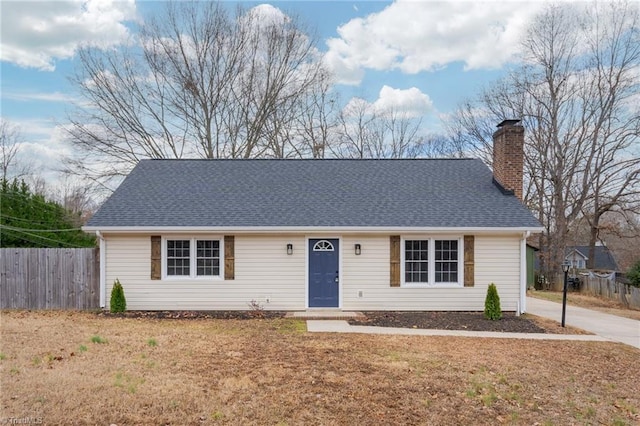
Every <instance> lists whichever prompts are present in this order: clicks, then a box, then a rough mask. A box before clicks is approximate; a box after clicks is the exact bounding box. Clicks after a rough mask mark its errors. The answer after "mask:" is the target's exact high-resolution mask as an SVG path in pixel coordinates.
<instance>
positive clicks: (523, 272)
mask: <svg viewBox="0 0 640 426" xmlns="http://www.w3.org/2000/svg"><path fill="white" fill-rule="evenodd" d="M529 235H531V232H529V231H526V232H524V233H523V234H522V240H520V307H519V312H517V314H518V315H520V314H524V313H525V312H526V311H527V238H529Z"/></svg>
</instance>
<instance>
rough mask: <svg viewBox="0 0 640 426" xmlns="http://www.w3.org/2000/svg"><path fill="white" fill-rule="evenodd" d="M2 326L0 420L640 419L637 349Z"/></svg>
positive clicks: (113, 322) (264, 330)
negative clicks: (0, 409)
mask: <svg viewBox="0 0 640 426" xmlns="http://www.w3.org/2000/svg"><path fill="white" fill-rule="evenodd" d="M1 321H2V322H1V330H2V348H1V349H0V353H1V356H0V358H1V360H0V377H1V379H2V382H1V383H2V389H1V390H2V392H1V395H2V396H1V403H2V412H1V414H0V417H1V419H0V422H1V421H5V422H6V421H8V419H10V418H12V419H24V418H30V419H42V421H43V422H44V424H106V425H108V424H111V423H115V424H118V425H139V424H154V425H155V424H176V425H182V424H194V425H200V424H238V425H245V424H259V425H263V424H273V425H276V424H280V425H300V424H305V425H306V424H322V425H333V424H335V425H345V424H348V425H358V424H361V425H369V424H434V425H439V424H474V425H476V424H481V425H482V424H486V425H489V424H491V425H493V424H527V425H531V424H536V423H537V424H540V425H543V424H553V425H560V424H562V425H570V424H616V425H623V424H637V423H638V422H639V421H640V414H639V413H640V383H639V382H638V380H637V374H636V373H637V366H638V363H639V362H640V351H639V350H637V349H634V348H631V347H629V346H626V345H622V344H614V343H604V342H557V341H526V340H525V341H522V340H502V339H477V338H453V337H424V336H371V335H342V334H309V333H306V332H305V331H304V323H303V322H299V321H294V320H245V321H241V320H213V319H212V320H153V319H146V318H145V319H135V318H108V317H99V316H96V315H95V314H91V313H82V312H19V311H18V312H16V311H11V312H3V313H2V318H1ZM93 336H99V337H100V338H102V339H104V340H106V343H92V341H91V340H92V337H93ZM94 340H98V339H97V338H96V339H94ZM154 343H156V344H155V345H154ZM85 347H86V350H85V349H84V348H85Z"/></svg>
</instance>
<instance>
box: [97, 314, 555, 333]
mask: <svg viewBox="0 0 640 426" xmlns="http://www.w3.org/2000/svg"><path fill="white" fill-rule="evenodd" d="M363 314H364V318H357V319H349V320H348V321H349V324H351V325H369V326H376V327H400V328H426V329H440V330H469V331H501V332H511V333H548V332H554V331H551V330H546V329H545V328H543V327H541V326H540V325H539V324H537V323H536V322H535V321H534V320H532V319H530V318H527V317H525V316H516V315H515V314H514V313H508V312H505V313H503V314H502V319H501V320H498V321H491V320H488V319H486V318H484V315H483V313H482V312H397V311H392V312H390V311H373V312H363ZM98 315H99V316H104V317H113V318H149V319H191V320H194V319H233V320H249V319H277V318H284V316H285V315H286V312H282V311H264V310H263V311H252V310H248V311H126V312H123V313H111V312H108V311H102V312H99V313H98Z"/></svg>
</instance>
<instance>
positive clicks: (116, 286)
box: [110, 278, 127, 312]
mask: <svg viewBox="0 0 640 426" xmlns="http://www.w3.org/2000/svg"><path fill="white" fill-rule="evenodd" d="M110 307H111V312H124V311H126V310H127V300H126V299H125V297H124V288H123V287H122V284H120V280H118V279H117V278H116V280H115V281H114V283H113V288H112V289H111V303H110Z"/></svg>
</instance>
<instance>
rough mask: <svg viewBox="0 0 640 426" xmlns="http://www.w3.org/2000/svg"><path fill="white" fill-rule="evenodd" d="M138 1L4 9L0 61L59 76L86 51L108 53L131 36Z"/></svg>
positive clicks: (14, 4)
mask: <svg viewBox="0 0 640 426" xmlns="http://www.w3.org/2000/svg"><path fill="white" fill-rule="evenodd" d="M134 19H136V5H135V1H134V0H117V1H116V0H105V1H101V0H86V1H85V0H68V1H49V2H37V3H36V2H29V1H23V2H18V1H11V2H3V3H2V18H1V21H0V22H1V24H2V43H1V49H0V59H1V60H2V61H7V62H12V63H15V64H17V65H19V66H21V67H25V68H38V69H41V70H46V71H53V70H55V61H56V60H59V59H67V58H70V57H72V56H73V55H74V54H75V52H76V50H77V49H78V48H79V47H80V46H82V45H88V46H97V47H100V48H108V47H111V46H114V45H116V44H119V43H121V42H122V41H123V40H125V39H126V38H127V37H128V36H129V30H128V29H127V27H126V26H125V25H124V22H126V21H132V20H134Z"/></svg>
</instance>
